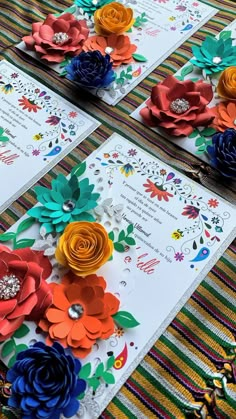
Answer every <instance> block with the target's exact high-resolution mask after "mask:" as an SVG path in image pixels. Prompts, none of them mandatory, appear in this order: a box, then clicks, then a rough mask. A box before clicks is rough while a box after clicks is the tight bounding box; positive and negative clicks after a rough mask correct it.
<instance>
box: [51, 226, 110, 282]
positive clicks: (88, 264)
mask: <svg viewBox="0 0 236 419" xmlns="http://www.w3.org/2000/svg"><path fill="white" fill-rule="evenodd" d="M112 252H113V242H112V241H111V240H110V239H109V237H108V234H107V231H106V230H105V228H104V227H103V226H102V225H101V224H98V223H92V222H91V223H89V222H86V221H85V222H82V221H81V222H74V223H70V224H69V225H68V226H67V227H66V228H65V231H64V234H62V236H61V237H60V239H59V242H58V247H57V249H56V252H55V256H56V259H57V260H58V262H59V263H60V264H61V265H62V266H66V267H67V268H69V269H70V270H71V271H72V272H73V273H74V274H75V275H79V276H86V275H90V274H92V273H94V272H96V271H97V270H98V269H99V268H101V266H103V265H104V263H106V262H107V261H108V259H110V257H111V255H112Z"/></svg>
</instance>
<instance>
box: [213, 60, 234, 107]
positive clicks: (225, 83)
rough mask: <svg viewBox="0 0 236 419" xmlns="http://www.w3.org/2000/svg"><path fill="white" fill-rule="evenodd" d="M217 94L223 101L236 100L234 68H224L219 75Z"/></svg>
mask: <svg viewBox="0 0 236 419" xmlns="http://www.w3.org/2000/svg"><path fill="white" fill-rule="evenodd" d="M217 93H218V95H219V96H220V97H222V98H223V99H228V100H236V67H229V68H226V69H225V71H223V73H221V76H220V78H219V82H218V85H217Z"/></svg>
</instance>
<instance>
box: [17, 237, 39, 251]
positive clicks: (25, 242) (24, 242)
mask: <svg viewBox="0 0 236 419" xmlns="http://www.w3.org/2000/svg"><path fill="white" fill-rule="evenodd" d="M34 242H35V239H21V240H18V241H17V242H16V243H15V245H14V249H24V248H25V247H31V246H33V244H34Z"/></svg>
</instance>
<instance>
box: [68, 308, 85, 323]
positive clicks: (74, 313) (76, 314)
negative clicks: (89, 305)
mask: <svg viewBox="0 0 236 419" xmlns="http://www.w3.org/2000/svg"><path fill="white" fill-rule="evenodd" d="M68 314H69V316H70V318H71V319H73V320H78V319H80V317H82V316H83V314H84V309H83V307H82V306H81V305H80V304H72V306H70V307H69V308H68Z"/></svg>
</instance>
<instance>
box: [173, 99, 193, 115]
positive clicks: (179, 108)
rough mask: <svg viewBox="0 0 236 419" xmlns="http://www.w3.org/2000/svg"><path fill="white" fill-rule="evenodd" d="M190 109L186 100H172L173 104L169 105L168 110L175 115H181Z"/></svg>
mask: <svg viewBox="0 0 236 419" xmlns="http://www.w3.org/2000/svg"><path fill="white" fill-rule="evenodd" d="M189 108H190V104H189V102H188V101H187V100H186V99H183V98H181V99H175V100H173V102H171V104H170V109H171V110H172V112H174V113H177V114H179V115H180V114H181V113H184V112H186V111H188V110H189Z"/></svg>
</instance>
